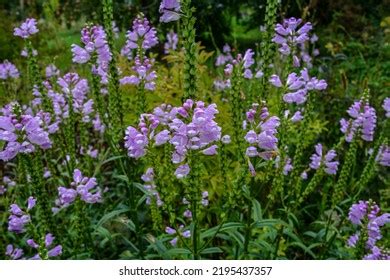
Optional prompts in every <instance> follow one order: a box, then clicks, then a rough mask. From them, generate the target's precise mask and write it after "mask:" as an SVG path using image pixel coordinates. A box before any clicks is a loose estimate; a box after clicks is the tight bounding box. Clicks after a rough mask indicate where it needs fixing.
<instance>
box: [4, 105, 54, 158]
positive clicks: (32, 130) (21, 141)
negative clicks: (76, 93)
mask: <svg viewBox="0 0 390 280" xmlns="http://www.w3.org/2000/svg"><path fill="white" fill-rule="evenodd" d="M9 107H11V110H9V111H7V110H4V109H3V113H4V111H6V114H4V115H3V116H0V141H4V142H6V144H5V145H4V147H3V149H2V150H1V151H0V159H1V160H3V161H9V160H11V159H13V158H14V157H16V155H17V154H18V153H24V154H29V153H32V152H34V151H35V149H36V147H40V148H41V149H44V150H45V149H49V148H51V146H52V142H51V140H50V138H49V134H52V133H54V132H56V131H57V130H58V123H56V122H55V123H50V121H51V117H50V114H48V113H44V112H38V113H37V114H36V115H35V116H33V115H31V114H22V115H19V114H15V113H13V112H14V111H15V112H16V111H18V110H20V106H19V105H18V104H16V103H15V104H10V105H9Z"/></svg>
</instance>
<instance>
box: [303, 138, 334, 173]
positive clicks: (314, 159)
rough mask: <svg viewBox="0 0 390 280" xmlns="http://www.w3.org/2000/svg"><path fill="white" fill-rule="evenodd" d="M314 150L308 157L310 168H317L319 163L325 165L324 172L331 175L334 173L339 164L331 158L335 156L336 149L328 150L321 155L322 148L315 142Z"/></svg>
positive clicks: (319, 165)
mask: <svg viewBox="0 0 390 280" xmlns="http://www.w3.org/2000/svg"><path fill="white" fill-rule="evenodd" d="M315 150H316V152H315V153H314V154H313V155H312V156H311V157H310V159H311V163H310V168H312V169H319V168H320V167H321V165H325V172H326V173H328V174H331V175H335V174H336V173H337V169H338V165H339V162H338V161H333V159H334V158H335V157H336V156H337V154H336V151H335V150H330V151H328V153H327V154H326V155H325V156H323V149H322V145H321V144H317V145H316V146H315Z"/></svg>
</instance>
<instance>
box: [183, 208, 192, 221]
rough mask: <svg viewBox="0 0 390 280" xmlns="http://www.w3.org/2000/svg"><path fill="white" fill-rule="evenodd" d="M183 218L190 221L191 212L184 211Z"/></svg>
mask: <svg viewBox="0 0 390 280" xmlns="http://www.w3.org/2000/svg"><path fill="white" fill-rule="evenodd" d="M183 216H184V217H185V218H188V219H191V218H192V212H191V211H190V210H189V209H187V210H185V211H184V213H183Z"/></svg>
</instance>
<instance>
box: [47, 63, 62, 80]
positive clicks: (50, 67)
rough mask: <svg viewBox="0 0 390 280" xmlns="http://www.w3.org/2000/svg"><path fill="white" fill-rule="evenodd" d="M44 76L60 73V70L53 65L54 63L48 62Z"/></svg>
mask: <svg viewBox="0 0 390 280" xmlns="http://www.w3.org/2000/svg"><path fill="white" fill-rule="evenodd" d="M45 73H46V78H48V79H49V78H52V77H56V76H59V75H60V70H58V68H57V67H56V66H55V65H54V64H49V65H48V66H47V67H46V69H45Z"/></svg>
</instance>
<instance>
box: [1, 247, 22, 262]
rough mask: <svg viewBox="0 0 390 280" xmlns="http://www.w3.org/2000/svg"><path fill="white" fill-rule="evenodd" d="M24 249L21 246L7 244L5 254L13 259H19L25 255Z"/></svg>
mask: <svg viewBox="0 0 390 280" xmlns="http://www.w3.org/2000/svg"><path fill="white" fill-rule="evenodd" d="M23 254H24V252H23V250H22V249H20V248H14V246H12V245H11V244H8V245H7V248H6V251H5V255H6V256H8V257H10V258H11V259H12V260H19V259H21V258H22V257H23Z"/></svg>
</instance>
